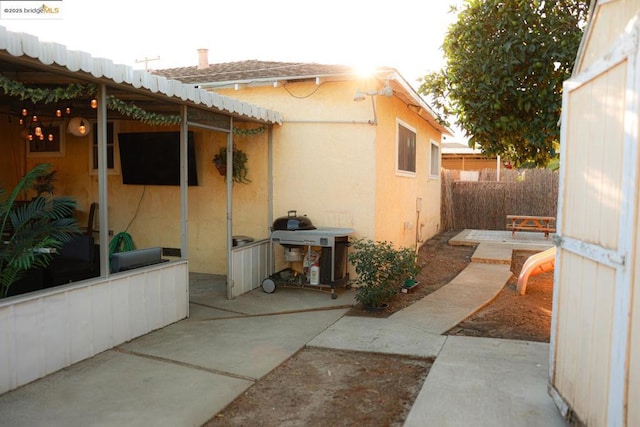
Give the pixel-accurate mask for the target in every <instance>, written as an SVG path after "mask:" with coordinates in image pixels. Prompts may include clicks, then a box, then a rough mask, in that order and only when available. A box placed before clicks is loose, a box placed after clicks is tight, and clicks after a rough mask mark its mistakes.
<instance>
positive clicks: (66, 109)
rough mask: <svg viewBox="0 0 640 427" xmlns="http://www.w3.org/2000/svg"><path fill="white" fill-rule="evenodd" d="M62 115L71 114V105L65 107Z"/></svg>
mask: <svg viewBox="0 0 640 427" xmlns="http://www.w3.org/2000/svg"><path fill="white" fill-rule="evenodd" d="M64 113H65V114H67V115H69V114H71V105H67V108H65V109H64Z"/></svg>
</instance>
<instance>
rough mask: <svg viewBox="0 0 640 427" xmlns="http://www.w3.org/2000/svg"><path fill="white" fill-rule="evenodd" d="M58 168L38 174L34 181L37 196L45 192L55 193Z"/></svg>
mask: <svg viewBox="0 0 640 427" xmlns="http://www.w3.org/2000/svg"><path fill="white" fill-rule="evenodd" d="M57 173H58V171H57V170H51V171H44V172H42V173H40V174H39V175H37V176H36V179H35V181H34V183H33V189H34V190H35V191H36V193H37V196H36V197H41V196H42V195H43V194H44V193H49V194H53V190H54V189H55V186H54V184H53V183H54V182H55V180H56V174H57Z"/></svg>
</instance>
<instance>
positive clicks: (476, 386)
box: [0, 236, 564, 427]
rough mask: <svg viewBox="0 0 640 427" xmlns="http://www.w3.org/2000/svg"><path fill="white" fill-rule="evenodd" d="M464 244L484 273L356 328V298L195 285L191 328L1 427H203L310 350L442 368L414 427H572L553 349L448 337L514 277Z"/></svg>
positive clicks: (58, 391)
mask: <svg viewBox="0 0 640 427" xmlns="http://www.w3.org/2000/svg"><path fill="white" fill-rule="evenodd" d="M459 237H460V239H459V241H461V242H463V244H475V243H481V244H480V245H479V247H478V249H477V251H476V252H482V253H481V254H479V255H482V256H481V257H478V258H477V259H478V260H481V261H482V260H484V261H483V262H472V263H471V264H470V265H469V267H468V268H467V269H465V270H464V271H463V272H462V273H461V274H460V275H459V276H458V277H456V278H455V279H454V280H453V281H452V282H451V283H449V284H448V285H446V286H444V287H442V288H441V289H439V290H438V291H437V292H434V293H433V294H431V295H430V296H428V297H427V298H424V299H423V300H422V301H420V302H418V303H416V304H413V305H412V306H410V307H408V308H407V309H405V310H402V311H400V312H398V313H395V314H394V315H392V316H390V317H389V318H387V319H379V318H362V317H345V316H344V314H345V313H346V311H347V310H348V307H350V306H351V305H353V304H354V303H355V300H354V291H353V290H346V289H341V290H338V291H339V296H338V298H337V299H335V300H332V299H330V297H329V294H328V293H326V292H317V291H313V290H308V289H287V288H283V289H277V290H276V292H275V293H273V294H266V293H263V292H262V291H261V290H260V289H257V290H256V291H253V292H250V293H248V294H245V295H242V296H240V297H238V298H236V299H234V300H227V299H226V298H225V296H224V295H225V290H224V278H221V279H218V282H219V283H215V281H214V282H212V280H211V277H210V276H200V275H193V276H192V278H191V283H190V287H191V290H190V299H191V302H192V304H191V317H190V318H189V319H186V320H184V321H181V322H178V323H175V324H173V325H170V326H168V327H165V328H163V329H160V330H158V331H155V332H152V333H150V334H148V335H146V336H143V337H140V338H138V339H135V340H133V341H131V342H129V343H126V344H123V345H121V346H118V347H117V348H114V349H112V350H109V351H106V352H104V353H101V354H99V355H98V356H96V357H93V358H91V359H89V360H86V361H83V362H80V363H78V364H76V365H74V366H71V367H69V368H67V369H64V370H62V371H59V372H56V373H54V374H52V375H49V376H47V377H45V378H43V379H41V380H38V381H35V382H33V383H31V384H28V385H26V386H23V387H21V388H19V389H17V390H14V391H11V392H9V393H5V394H4V395H1V396H0V414H1V416H0V424H1V425H8V426H87V425H91V426H149V425H154V426H172V427H174V426H198V425H201V424H202V423H204V422H205V421H207V420H208V419H209V418H211V417H212V416H213V415H215V414H216V413H217V412H218V411H220V410H222V409H223V408H224V407H225V406H226V405H227V404H229V403H231V402H232V401H233V400H234V399H235V398H236V397H237V396H239V395H240V394H242V393H243V392H244V391H245V390H246V389H247V388H249V387H251V385H253V384H254V383H255V382H256V381H257V380H259V379H260V378H262V377H263V376H264V375H266V374H267V373H269V372H270V371H271V370H273V369H275V368H276V367H278V366H279V365H280V364H281V363H282V362H283V361H285V360H287V359H288V358H290V357H291V356H292V355H294V354H295V353H296V352H297V351H299V350H300V349H301V348H303V347H304V346H305V345H308V346H317V347H326V348H336V349H345V350H358V351H371V352H380V353H389V354H398V355H412V356H421V357H434V358H436V361H435V363H434V365H433V366H432V368H431V371H430V373H429V375H428V376H427V379H426V381H425V383H424V386H423V389H422V392H421V393H420V394H419V396H418V398H417V400H416V402H415V403H414V406H413V408H412V410H411V413H410V414H409V417H408V418H407V420H406V425H407V426H431V425H433V426H446V425H451V426H459V425H487V426H488V425H491V426H502V425H504V426H512V425H523V426H526V425H531V426H534V425H544V426H549V425H551V426H552V425H564V422H563V420H562V418H561V417H560V414H559V412H558V411H557V409H556V408H555V406H554V405H553V403H552V401H551V399H550V398H549V397H548V395H547V394H546V385H547V381H548V380H547V376H548V353H549V346H548V344H544V343H529V342H523V341H508V340H494V339H484V338H469V337H455V336H452V337H448V336H444V335H442V334H443V333H444V332H446V331H447V330H448V329H450V328H451V327H453V326H455V325H456V324H457V323H459V322H460V321H462V320H464V319H465V318H466V317H468V316H469V315H470V314H472V313H473V312H475V311H476V310H478V309H479V308H481V307H483V306H484V305H486V304H487V303H489V302H490V301H491V300H492V299H493V298H494V297H495V296H496V295H497V293H498V292H499V291H500V289H502V287H503V286H504V284H505V283H506V281H507V280H508V279H509V277H510V275H511V273H510V271H509V266H508V265H507V264H505V263H503V262H498V261H496V259H503V258H504V250H505V249H504V247H500V246H496V247H495V249H496V251H495V252H494V255H491V253H492V250H491V247H489V248H487V246H483V244H484V243H487V241H478V242H475V243H469V242H470V241H471V240H470V239H468V236H467V237H465V236H459ZM542 243H543V244H544V243H545V242H542ZM503 244H511V243H506V242H504V243H503ZM518 244H529V243H526V242H525V243H522V242H519V243H518ZM534 244H537V243H534ZM481 247H482V249H481ZM538 247H540V246H538ZM498 249H499V250H498ZM509 250H511V249H509ZM492 256H493V257H494V258H492Z"/></svg>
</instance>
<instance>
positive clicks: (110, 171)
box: [89, 121, 120, 175]
mask: <svg viewBox="0 0 640 427" xmlns="http://www.w3.org/2000/svg"><path fill="white" fill-rule="evenodd" d="M109 124H113V142H112V143H111V144H110V143H109V141H107V147H108V146H109V145H113V168H109V167H107V175H120V150H119V149H118V122H117V121H108V122H107V126H108V125H109ZM91 126H92V128H91V135H90V137H89V174H90V175H97V174H98V168H94V167H93V160H94V158H93V153H94V151H93V148H94V145H93V132H94V130H95V129H97V126H98V124H97V122H91ZM107 138H108V136H107ZM107 149H108V148H107Z"/></svg>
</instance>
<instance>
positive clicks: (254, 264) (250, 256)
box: [231, 239, 270, 298]
mask: <svg viewBox="0 0 640 427" xmlns="http://www.w3.org/2000/svg"><path fill="white" fill-rule="evenodd" d="M269 245H270V240H269V239H265V240H260V241H258V242H255V243H251V244H248V245H245V246H240V247H236V248H233V249H232V250H231V263H232V269H231V283H232V286H231V298H235V297H237V296H239V295H242V294H244V293H245V292H249V291H251V290H253V289H256V288H258V287H260V286H261V285H262V281H263V280H264V279H265V278H267V276H269Z"/></svg>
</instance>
